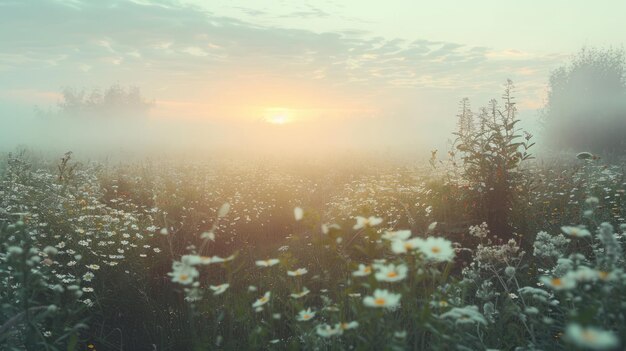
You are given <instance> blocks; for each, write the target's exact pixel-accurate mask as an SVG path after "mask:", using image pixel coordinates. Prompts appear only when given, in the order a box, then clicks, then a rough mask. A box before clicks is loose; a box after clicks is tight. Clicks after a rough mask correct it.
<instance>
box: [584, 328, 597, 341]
mask: <svg viewBox="0 0 626 351" xmlns="http://www.w3.org/2000/svg"><path fill="white" fill-rule="evenodd" d="M582 337H583V339H584V340H586V341H595V340H596V334H594V333H592V332H590V331H588V330H585V331H583V333H582Z"/></svg>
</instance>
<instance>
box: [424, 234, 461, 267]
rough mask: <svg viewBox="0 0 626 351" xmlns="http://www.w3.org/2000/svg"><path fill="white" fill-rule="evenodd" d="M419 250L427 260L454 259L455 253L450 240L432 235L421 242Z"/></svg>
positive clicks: (443, 260) (444, 260)
mask: <svg viewBox="0 0 626 351" xmlns="http://www.w3.org/2000/svg"><path fill="white" fill-rule="evenodd" d="M419 250H420V251H421V252H422V254H424V257H425V258H426V259H427V260H430V261H435V262H446V261H448V262H449V261H452V259H453V258H454V255H455V253H454V249H453V248H452V243H451V242H450V241H449V240H446V239H444V238H435V237H432V236H430V237H428V238H426V240H424V241H422V242H421V243H419Z"/></svg>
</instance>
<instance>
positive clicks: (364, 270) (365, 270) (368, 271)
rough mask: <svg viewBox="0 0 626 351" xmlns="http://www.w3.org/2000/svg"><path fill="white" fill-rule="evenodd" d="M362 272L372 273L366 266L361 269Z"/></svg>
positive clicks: (370, 268)
mask: <svg viewBox="0 0 626 351" xmlns="http://www.w3.org/2000/svg"><path fill="white" fill-rule="evenodd" d="M363 272H364V273H372V267H370V266H367V267H365V268H363Z"/></svg>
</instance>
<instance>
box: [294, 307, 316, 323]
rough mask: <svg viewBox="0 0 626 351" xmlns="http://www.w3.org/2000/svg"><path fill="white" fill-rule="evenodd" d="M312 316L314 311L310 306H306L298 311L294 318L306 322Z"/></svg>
mask: <svg viewBox="0 0 626 351" xmlns="http://www.w3.org/2000/svg"><path fill="white" fill-rule="evenodd" d="M313 317H315V312H313V311H311V309H310V308H307V309H306V310H302V311H300V312H299V313H298V315H297V316H296V319H297V320H298V321H300V322H306V321H308V320H311V319H312V318H313Z"/></svg>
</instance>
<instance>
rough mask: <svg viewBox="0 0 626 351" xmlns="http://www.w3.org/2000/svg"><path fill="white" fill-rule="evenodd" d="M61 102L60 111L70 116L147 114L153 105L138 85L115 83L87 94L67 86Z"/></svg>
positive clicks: (133, 115)
mask: <svg viewBox="0 0 626 351" xmlns="http://www.w3.org/2000/svg"><path fill="white" fill-rule="evenodd" d="M62 95H63V100H62V101H61V102H60V103H59V109H60V111H59V112H60V113H62V114H65V115H70V116H77V115H80V116H107V117H117V116H124V117H127V116H130V117H136V116H145V115H147V113H148V112H149V110H150V108H152V106H153V102H150V101H148V100H146V99H145V98H144V97H143V96H142V95H141V91H140V90H139V88H137V87H129V88H123V87H121V86H120V85H119V84H115V85H113V86H111V87H110V88H108V89H106V90H105V91H104V92H101V91H100V90H99V89H93V90H92V91H91V93H89V94H87V93H86V91H85V90H84V89H83V90H75V89H71V88H65V89H63V91H62Z"/></svg>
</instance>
